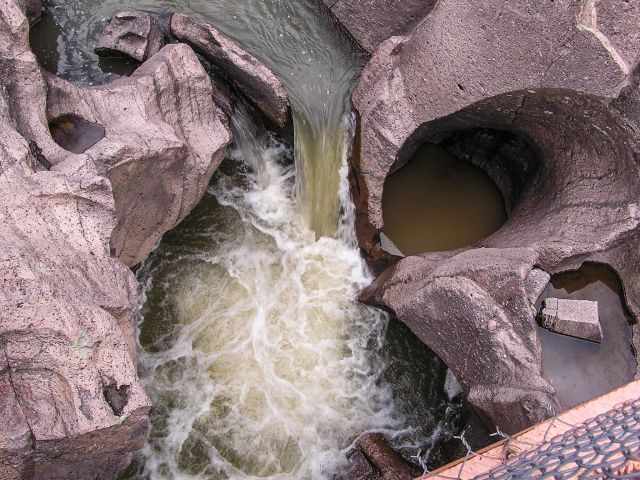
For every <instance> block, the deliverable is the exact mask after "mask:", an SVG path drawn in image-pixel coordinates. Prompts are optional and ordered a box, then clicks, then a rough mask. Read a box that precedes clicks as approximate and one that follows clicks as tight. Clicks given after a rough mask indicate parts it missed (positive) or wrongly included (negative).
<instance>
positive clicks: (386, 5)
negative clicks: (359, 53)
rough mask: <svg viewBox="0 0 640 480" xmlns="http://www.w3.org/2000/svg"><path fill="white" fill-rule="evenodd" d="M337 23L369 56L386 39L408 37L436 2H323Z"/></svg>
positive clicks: (371, 0)
mask: <svg viewBox="0 0 640 480" xmlns="http://www.w3.org/2000/svg"><path fill="white" fill-rule="evenodd" d="M323 2H324V4H325V5H326V6H327V7H329V8H330V9H331V12H332V13H333V14H334V15H335V17H336V18H337V19H338V21H339V22H340V23H341V24H342V25H343V26H344V27H345V28H346V29H347V30H348V31H349V33H350V34H351V35H352V36H353V38H354V39H355V40H356V41H357V42H358V44H360V46H361V47H362V48H363V49H364V50H366V51H367V52H369V53H373V51H374V50H375V49H376V48H377V47H378V45H380V43H382V42H383V41H384V40H386V39H387V38H389V37H393V36H395V35H404V34H406V33H409V32H410V31H411V30H412V29H413V28H414V27H415V26H416V25H417V24H418V23H419V22H420V20H422V19H423V18H424V17H426V16H427V15H428V14H429V12H431V10H432V9H433V7H434V6H435V4H436V0H391V1H390V0H323Z"/></svg>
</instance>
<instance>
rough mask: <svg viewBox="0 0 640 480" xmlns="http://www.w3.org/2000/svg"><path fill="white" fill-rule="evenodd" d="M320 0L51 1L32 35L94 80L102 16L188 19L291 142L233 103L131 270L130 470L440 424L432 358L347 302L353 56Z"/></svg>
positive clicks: (309, 475)
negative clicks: (178, 219) (193, 179)
mask: <svg viewBox="0 0 640 480" xmlns="http://www.w3.org/2000/svg"><path fill="white" fill-rule="evenodd" d="M318 3H319V2H318ZM318 3H316V2H312V1H306V0H261V1H258V0H243V1H240V0H237V1H229V0H208V1H205V0H198V1H196V0H193V1H186V0H181V1H178V0H128V1H115V0H106V1H99V2H98V1H96V0H67V1H62V0H51V1H50V2H49V6H50V11H51V12H52V16H51V17H50V18H49V19H47V20H46V21H45V23H44V24H43V26H42V27H41V29H42V30H43V31H42V34H41V35H40V37H39V34H38V31H36V32H34V35H33V37H34V38H35V37H38V38H40V40H39V41H41V42H42V43H43V45H42V48H41V55H44V56H47V55H48V60H47V59H45V60H47V61H46V62H45V63H46V64H47V67H48V68H50V69H52V70H55V71H56V72H57V73H58V74H59V75H61V76H63V77H65V78H68V79H71V80H73V81H76V82H81V83H101V82H104V81H107V80H108V79H109V78H110V77H111V74H109V73H105V71H104V70H109V71H112V72H116V71H118V69H117V68H116V67H117V63H110V62H105V61H102V63H101V64H99V63H98V60H97V58H96V57H95V56H94V55H93V53H92V52H91V49H92V47H93V45H95V37H96V35H97V32H98V31H99V29H100V28H101V25H102V23H103V19H104V18H107V17H109V16H110V15H111V14H113V13H114V12H115V11H116V10H120V9H123V8H126V7H135V8H138V9H140V8H143V9H148V10H153V11H160V12H164V11H166V10H169V9H175V10H179V11H182V12H186V13H192V14H199V15H202V16H203V17H205V18H206V19H208V20H210V21H211V22H212V23H213V24H215V25H216V26H217V27H219V28H220V29H222V30H223V31H225V32H226V33H227V34H229V35H230V36H232V37H234V38H235V39H237V40H238V41H239V42H240V43H242V44H243V45H244V46H245V47H246V48H247V49H248V50H250V51H251V52H252V53H254V54H255V55H256V56H257V57H259V58H261V59H262V60H263V61H265V63H267V64H268V65H269V66H271V67H272V68H273V70H274V71H275V72H276V73H277V74H278V75H279V76H280V77H281V78H282V79H283V81H284V83H285V85H286V87H287V89H288V91H289V93H290V97H291V102H292V108H293V115H294V127H295V142H294V146H293V147H290V146H288V145H285V144H284V143H283V142H282V141H281V140H279V139H277V138H276V137H274V136H273V135H271V134H269V133H268V132H266V131H265V130H264V129H263V128H261V127H260V126H258V125H256V124H254V122H253V121H252V119H251V117H250V115H249V114H248V111H247V110H246V109H245V108H240V109H239V110H238V112H236V114H235V116H234V118H233V119H232V120H233V121H232V123H233V130H234V147H233V148H232V149H231V151H230V154H229V158H228V159H227V160H225V162H223V165H222V167H221V169H220V171H218V172H217V174H216V177H215V179H214V182H213V183H212V185H211V187H210V189H209V192H208V194H207V195H206V196H205V198H204V199H203V201H202V203H201V204H200V205H199V207H198V208H197V209H196V210H195V211H194V212H193V213H192V215H190V217H189V218H188V219H187V220H185V221H184V222H183V223H182V224H181V225H180V226H179V227H178V228H177V229H176V230H175V231H173V232H171V233H169V234H167V235H166V236H165V238H164V239H163V241H162V243H161V245H160V246H159V247H158V249H157V250H156V252H154V254H153V255H152V256H151V257H150V259H149V260H148V261H147V262H146V263H145V264H144V265H143V267H142V268H141V269H140V270H139V272H138V276H139V280H140V281H141V283H142V285H143V287H144V292H145V296H146V298H145V303H144V305H143V306H142V309H141V323H140V336H139V342H140V347H141V348H140V351H141V353H140V363H141V375H142V378H143V379H144V381H145V384H146V387H147V391H148V392H149V394H150V396H151V398H152V401H153V403H154V406H155V409H154V415H153V428H152V432H151V436H150V439H149V443H148V445H147V447H146V448H145V450H144V455H143V457H144V458H143V460H142V464H141V466H140V469H139V471H137V472H136V473H134V476H135V478H151V479H154V480H155V479H227V478H230V479H250V478H269V479H291V480H302V479H324V478H331V476H332V475H333V474H334V473H335V472H336V471H337V470H339V468H340V466H341V465H342V464H344V462H345V461H346V457H345V453H346V452H347V450H348V449H349V446H350V445H351V443H352V442H353V441H354V440H355V438H356V437H357V435H359V434H360V433H362V432H364V431H368V430H378V431H383V432H386V433H387V434H388V436H389V437H390V438H391V439H392V441H393V443H394V446H396V447H397V448H398V449H400V451H401V452H402V453H403V454H405V455H406V456H407V457H409V456H411V455H416V454H418V453H419V452H420V449H421V448H424V449H425V450H426V451H429V452H431V451H433V450H434V448H433V447H436V446H437V445H436V444H437V443H438V442H440V441H441V440H444V439H446V438H447V436H449V437H450V436H451V432H449V431H448V429H447V425H448V423H449V420H451V418H452V417H455V416H456V407H455V406H454V405H451V404H449V403H448V402H446V401H445V400H444V399H443V378H444V367H443V365H442V364H441V362H439V360H437V358H435V356H434V355H433V354H431V353H430V352H428V351H427V350H426V349H425V348H424V347H422V346H421V345H420V344H419V343H417V344H416V343H415V342H414V343H413V344H412V343H411V341H409V340H408V339H409V338H410V335H409V334H408V332H406V331H404V330H401V334H394V333H393V332H394V331H397V329H394V328H391V329H390V328H388V319H387V317H386V315H385V314H383V313H382V312H380V311H377V310H375V309H371V308H369V307H365V306H363V305H360V304H358V303H357V302H356V301H355V297H356V295H357V293H358V291H359V290H360V289H361V288H362V287H363V286H365V285H366V284H368V282H370V281H371V278H370V277H369V274H368V272H367V271H366V269H365V267H364V265H363V263H362V260H361V258H360V256H359V252H358V250H357V246H356V243H355V240H354V238H353V206H352V205H351V202H350V199H349V194H348V187H347V182H346V158H345V155H346V150H347V147H346V146H347V143H348V140H349V132H350V130H351V118H350V115H349V114H348V97H349V93H350V90H351V88H352V86H353V81H354V79H355V76H356V74H357V71H358V68H359V66H360V59H359V58H358V57H357V55H355V54H354V53H353V52H352V48H351V47H350V45H349V44H348V42H347V41H346V39H344V38H343V37H342V36H341V35H340V34H339V33H338V32H337V31H336V29H335V27H334V25H332V23H331V21H330V19H329V18H328V17H326V16H325V15H324V14H323V13H322V11H321V10H319V8H318V6H317V5H318ZM56 28H57V29H58V32H57V36H55V35H53V36H51V35H50V37H51V38H49V39H47V40H46V41H42V38H47V35H46V34H47V32H49V33H50V32H52V31H55V30H56ZM52 38H55V39H56V40H55V42H56V45H57V46H56V48H55V49H51V48H48V47H47V45H50V44H51V43H52ZM120 71H121V70H120ZM294 159H295V160H294ZM392 326H393V325H392ZM390 332H391V333H390ZM418 362H419V363H418Z"/></svg>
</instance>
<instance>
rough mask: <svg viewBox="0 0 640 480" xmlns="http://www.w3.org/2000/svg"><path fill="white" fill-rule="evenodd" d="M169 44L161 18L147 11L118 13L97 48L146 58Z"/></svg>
mask: <svg viewBox="0 0 640 480" xmlns="http://www.w3.org/2000/svg"><path fill="white" fill-rule="evenodd" d="M164 44H165V39H164V34H163V33H162V30H161V28H160V25H159V23H158V20H157V19H156V17H154V16H153V15H149V14H147V13H144V12H136V11H125V12H118V13H116V14H115V15H114V16H113V17H112V18H111V19H110V20H109V22H108V23H107V24H106V25H105V27H104V29H103V31H102V34H101V35H100V38H99V39H98V46H97V47H96V49H95V51H96V53H97V54H98V55H100V56H103V57H108V56H114V55H124V56H128V57H131V58H133V59H134V60H137V61H138V62H144V61H145V60H147V59H149V58H151V57H153V56H154V55H155V54H156V53H158V52H159V51H160V49H161V48H162V47H163V45H164Z"/></svg>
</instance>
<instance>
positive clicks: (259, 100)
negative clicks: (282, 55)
mask: <svg viewBox="0 0 640 480" xmlns="http://www.w3.org/2000/svg"><path fill="white" fill-rule="evenodd" d="M171 33H172V34H173V35H174V36H175V37H176V38H177V39H178V40H180V41H183V42H185V43H188V44H189V45H191V46H192V47H193V48H194V49H195V50H196V51H198V52H200V53H201V54H202V55H203V56H204V57H205V58H206V59H207V60H208V61H210V62H211V63H212V64H214V65H216V66H217V67H218V68H220V69H221V70H223V71H224V72H225V74H226V75H227V76H228V77H229V79H230V80H231V81H232V82H233V83H234V84H235V85H236V86H237V88H238V89H239V90H240V91H241V92H242V93H243V94H244V95H245V96H246V97H247V98H248V99H249V100H250V101H251V102H252V103H254V104H255V105H256V107H258V108H259V109H260V110H261V111H262V112H263V113H264V114H265V115H266V117H267V118H268V119H269V120H270V121H272V122H273V123H274V124H275V125H276V126H278V127H281V128H282V127H284V126H285V124H286V123H287V120H288V118H289V98H288V95H287V91H286V90H285V88H284V86H283V84H282V82H281V81H280V79H278V77H276V76H275V75H274V74H273V72H272V71H271V70H270V69H269V68H268V67H266V66H265V65H264V64H263V63H261V62H260V61H259V60H258V59H256V58H255V57H254V56H253V55H251V54H250V53H248V52H247V51H245V50H244V49H242V48H241V47H240V46H239V45H238V44H237V43H235V42H234V41H233V40H231V39H230V38H228V37H227V36H225V35H224V34H222V33H221V32H220V31H219V30H217V29H216V28H215V27H213V26H212V25H210V24H208V23H205V22H201V21H199V20H196V19H195V18H192V17H189V16H186V15H182V14H178V13H176V14H174V15H173V16H172V17H171Z"/></svg>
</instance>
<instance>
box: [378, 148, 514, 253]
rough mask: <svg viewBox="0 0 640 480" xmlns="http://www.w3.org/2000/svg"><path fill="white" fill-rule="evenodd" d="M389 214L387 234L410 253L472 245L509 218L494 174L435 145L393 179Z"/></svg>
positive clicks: (388, 195)
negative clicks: (489, 173) (490, 176)
mask: <svg viewBox="0 0 640 480" xmlns="http://www.w3.org/2000/svg"><path fill="white" fill-rule="evenodd" d="M383 213H384V233H385V234H386V235H387V236H388V237H389V238H390V239H391V241H392V242H393V243H394V244H395V245H396V246H397V247H398V248H399V249H400V251H401V252H402V253H403V254H405V255H414V254H418V253H422V252H437V251H444V250H454V249H456V248H462V247H466V246H468V245H471V244H473V243H475V242H477V241H479V240H482V239H483V238H486V237H488V236H489V235H491V234H492V233H494V232H495V231H496V230H498V229H499V228H500V227H501V226H502V225H503V224H504V222H505V221H506V219H507V214H506V211H505V204H504V199H503V198H502V195H501V194H500V191H499V190H498V187H497V186H496V185H495V184H494V183H493V182H492V181H491V179H490V178H489V176H488V175H487V174H486V173H485V172H484V171H482V170H481V169H480V168H478V167H476V166H475V165H472V164H471V163H469V162H466V161H464V160H460V159H458V158H456V157H454V156H453V155H451V154H450V153H448V152H447V151H446V150H445V149H444V148H442V147H439V146H438V145H434V144H425V145H423V146H422V147H420V148H419V149H418V151H417V152H416V154H415V155H414V156H413V158H412V159H411V161H410V162H409V163H408V164H407V165H406V166H404V167H402V168H401V169H400V170H398V171H397V172H396V173H394V174H393V175H391V176H390V177H389V178H388V179H387V181H386V184H385V189H384V198H383Z"/></svg>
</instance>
